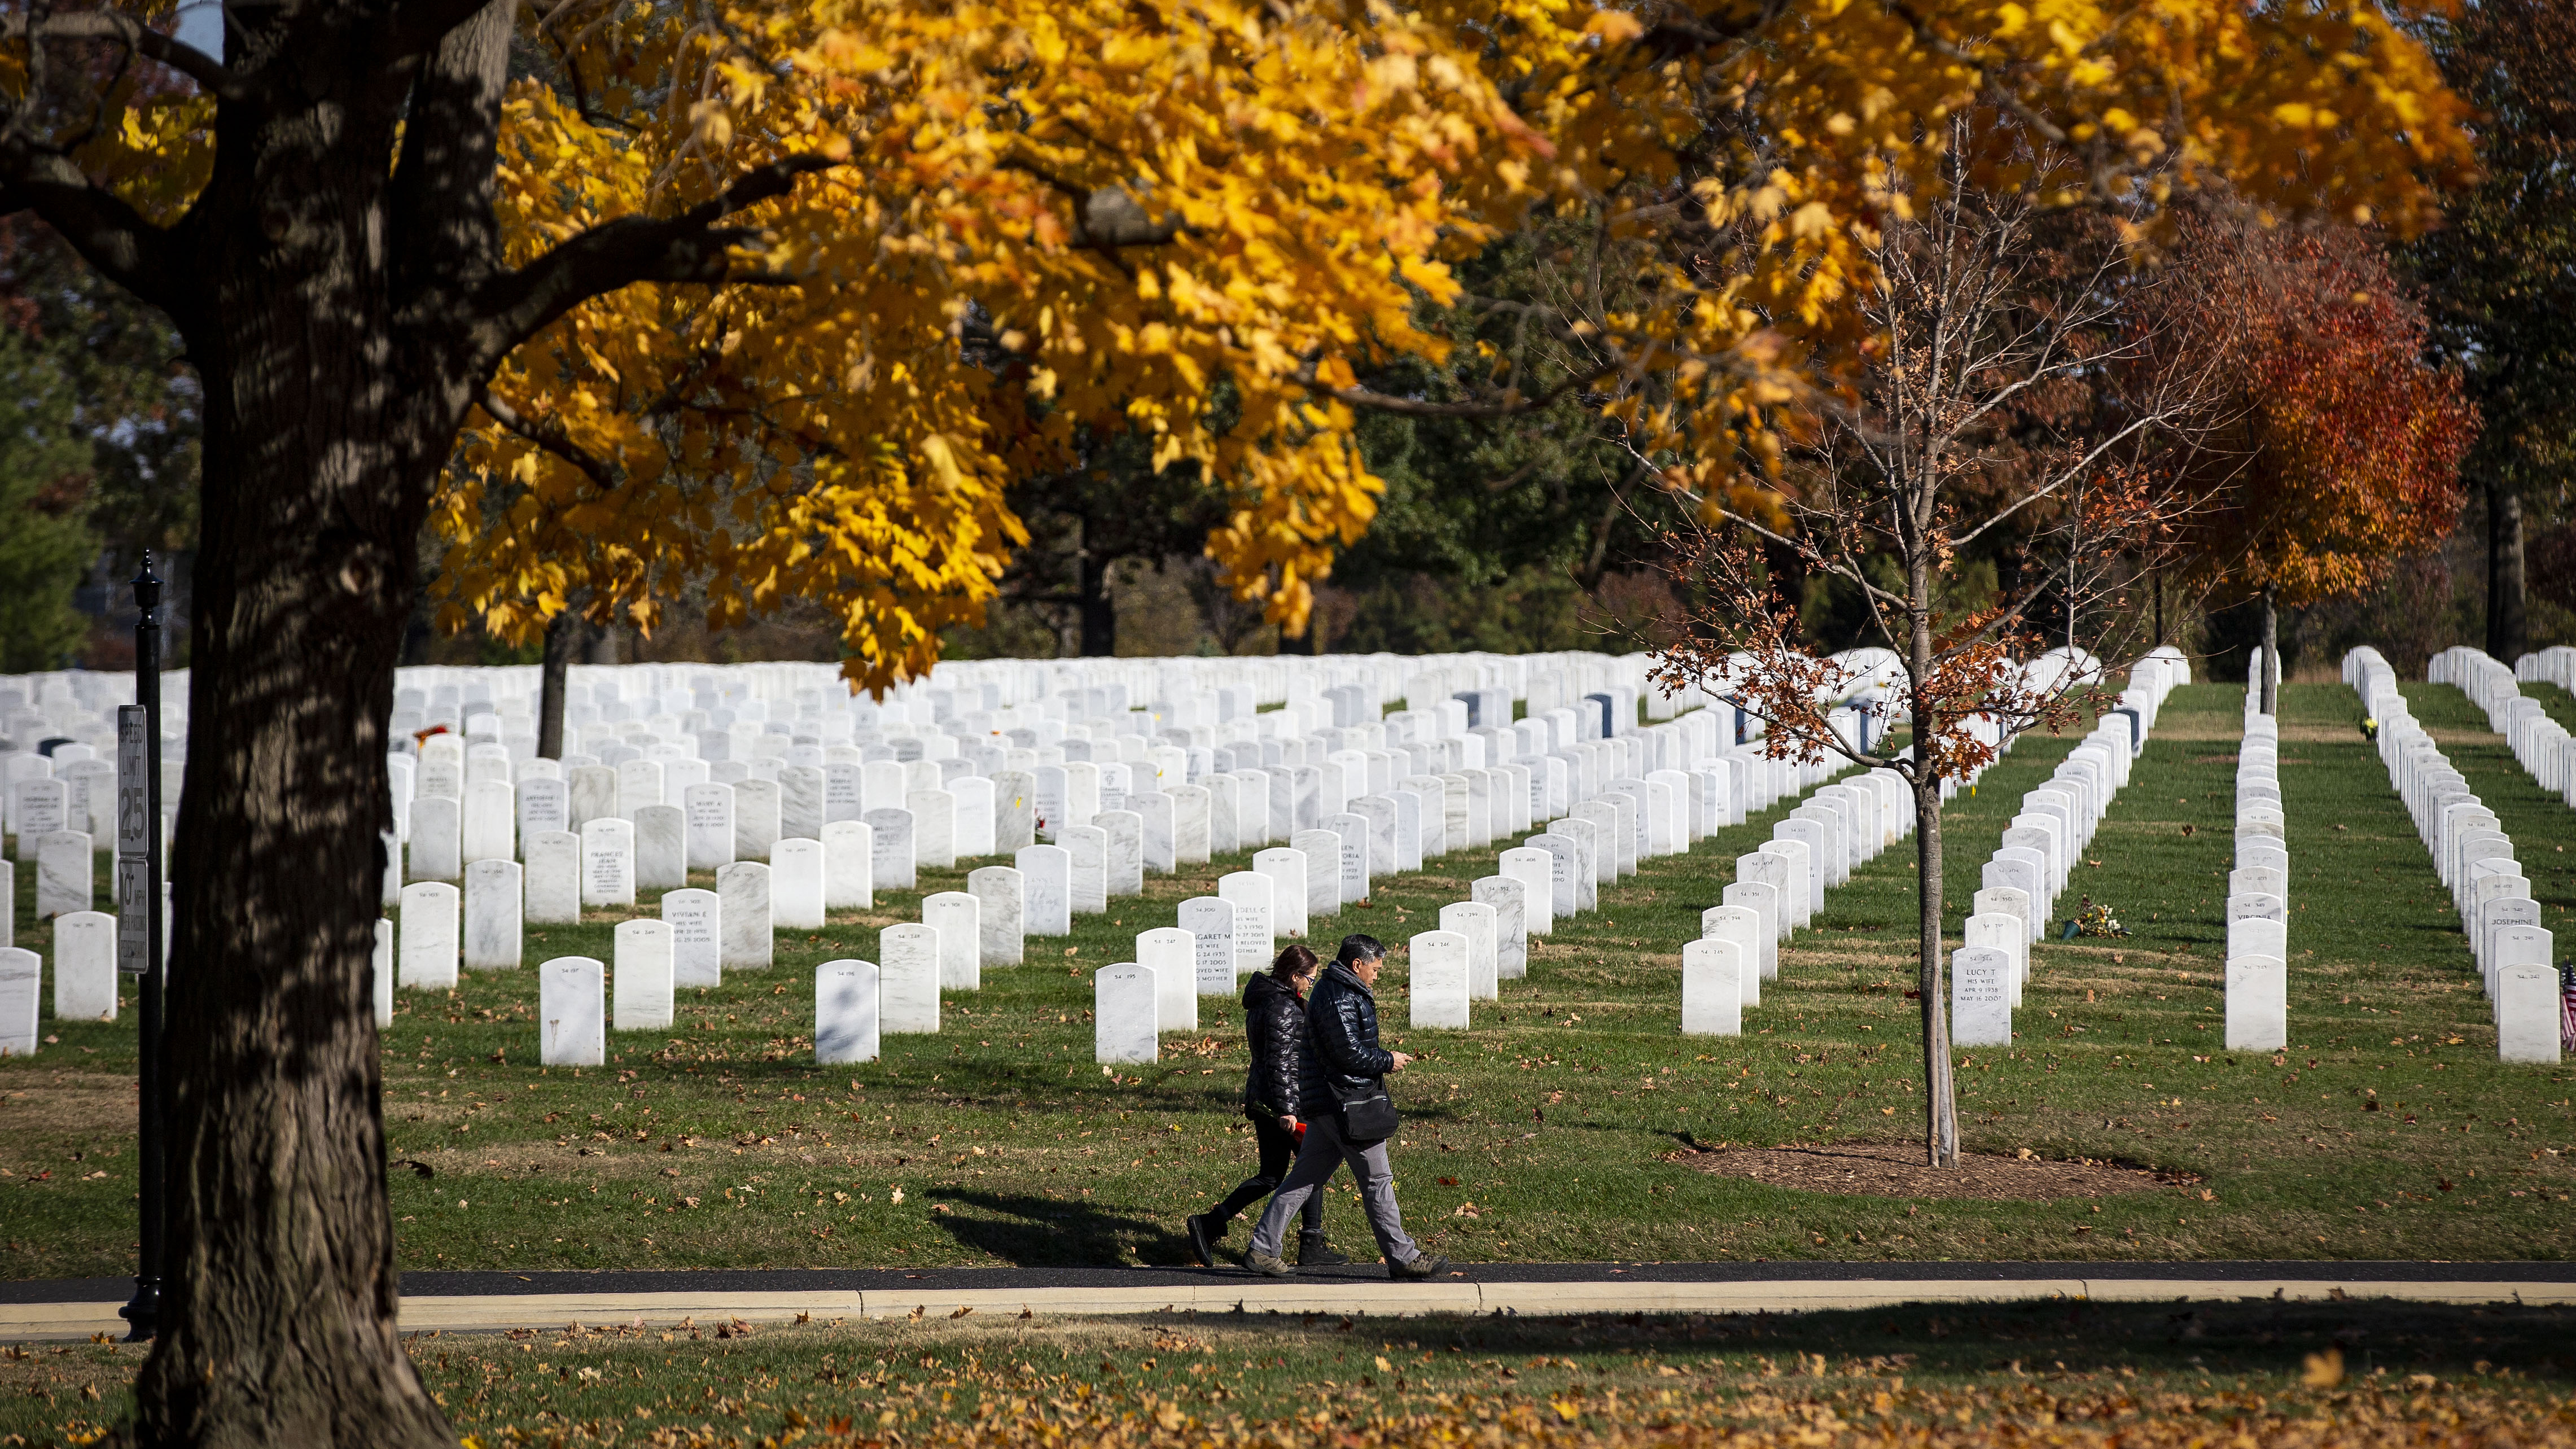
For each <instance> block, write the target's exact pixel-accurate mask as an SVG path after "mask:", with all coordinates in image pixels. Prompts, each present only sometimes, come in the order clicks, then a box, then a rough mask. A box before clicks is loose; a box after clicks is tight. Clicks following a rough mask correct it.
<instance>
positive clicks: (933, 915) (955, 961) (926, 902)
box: [921, 891, 984, 991]
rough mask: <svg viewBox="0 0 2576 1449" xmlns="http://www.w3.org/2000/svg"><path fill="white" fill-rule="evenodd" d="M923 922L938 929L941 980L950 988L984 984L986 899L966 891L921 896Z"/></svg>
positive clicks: (970, 988)
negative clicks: (982, 899)
mask: <svg viewBox="0 0 2576 1449" xmlns="http://www.w3.org/2000/svg"><path fill="white" fill-rule="evenodd" d="M921 923H922V924H923V925H925V926H929V927H931V928H932V929H934V930H936V931H938V932H939V984H940V986H941V988H942V989H944V990H948V991H976V990H980V989H981V988H982V986H983V984H984V975H983V943H984V927H983V903H982V902H981V901H978V900H977V899H976V898H975V897H973V896H971V895H968V894H967V893H966V892H964V891H938V892H935V893H933V894H931V895H927V896H924V897H922V898H921Z"/></svg>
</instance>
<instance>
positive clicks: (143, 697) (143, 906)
mask: <svg viewBox="0 0 2576 1449" xmlns="http://www.w3.org/2000/svg"><path fill="white" fill-rule="evenodd" d="M134 606H135V608H136V610H137V611H138V617H137V618H136V619H135V622H134V698H135V703H133V704H129V705H124V706H121V707H119V708H118V710H117V711H116V966H117V970H118V971H120V972H122V973H124V974H126V975H130V976H134V977H136V978H138V979H137V992H138V994H139V995H140V997H141V998H142V999H141V1001H140V1003H139V1005H140V1007H141V1018H142V1020H141V1023H140V1025H141V1031H140V1033H139V1037H140V1040H139V1041H138V1042H137V1044H136V1047H137V1050H136V1056H137V1060H138V1061H139V1062H140V1068H139V1071H138V1074H137V1075H138V1076H139V1078H140V1080H139V1081H138V1082H137V1083H136V1086H137V1089H138V1091H137V1097H138V1101H137V1116H138V1118H139V1122H138V1126H139V1131H138V1133H137V1135H138V1137H139V1139H140V1140H139V1142H138V1143H137V1147H138V1152H137V1156H138V1157H140V1159H141V1162H140V1164H139V1172H140V1177H141V1181H140V1183H139V1186H140V1189H141V1191H140V1192H139V1193H138V1194H137V1198H138V1201H139V1202H140V1204H141V1216H142V1223H141V1228H142V1231H141V1233H140V1234H139V1236H140V1237H141V1238H142V1249H143V1251H142V1261H141V1262H140V1263H139V1264H137V1265H136V1270H135V1274H134V1299H133V1301H132V1302H129V1303H127V1304H126V1305H125V1307H124V1308H122V1309H120V1310H118V1312H119V1313H120V1314H121V1315H122V1316H123V1317H124V1319H125V1321H126V1322H128V1323H130V1324H132V1325H134V1331H133V1332H131V1333H129V1334H127V1335H126V1341H127V1342H129V1343H139V1342H141V1341H143V1340H145V1339H148V1338H150V1337H152V1335H153V1331H154V1329H155V1328H156V1327H157V1326H158V1319H159V1317H160V1312H161V1258H162V1241H161V1237H162V1221H163V1214H162V1181H161V1103H162V1092H163V1086H162V1081H161V988H162V978H163V976H164V974H165V972H164V968H163V964H162V954H161V952H162V943H161V580H160V578H159V577H158V576H157V575H155V574H154V573H153V572H152V555H151V553H150V552H148V551H147V552H145V554H144V555H143V567H142V569H141V571H140V572H138V573H136V574H135V576H134Z"/></svg>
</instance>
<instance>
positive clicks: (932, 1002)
mask: <svg viewBox="0 0 2576 1449" xmlns="http://www.w3.org/2000/svg"><path fill="white" fill-rule="evenodd" d="M939 957H940V949H939V929H938V928H937V927H935V926H923V925H910V924H907V925H901V926H888V927H886V928H885V929H884V930H883V931H881V932H879V933H878V934H877V962H878V970H879V972H880V973H881V974H880V975H879V977H878V987H877V989H878V1003H879V1004H878V1013H879V1014H878V1022H879V1025H880V1028H881V1029H882V1030H883V1031H884V1032H885V1033H886V1034H887V1035H889V1036H893V1035H913V1034H927V1033H934V1032H936V1031H938V1030H939Z"/></svg>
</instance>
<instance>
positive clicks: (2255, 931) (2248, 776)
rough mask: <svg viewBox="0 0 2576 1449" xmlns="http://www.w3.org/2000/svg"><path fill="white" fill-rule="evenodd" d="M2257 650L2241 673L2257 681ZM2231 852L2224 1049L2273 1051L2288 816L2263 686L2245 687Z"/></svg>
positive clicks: (2285, 1001)
mask: <svg viewBox="0 0 2576 1449" xmlns="http://www.w3.org/2000/svg"><path fill="white" fill-rule="evenodd" d="M2264 668H2265V660H2264V657H2263V650H2262V649H2261V648H2260V647H2257V648H2256V649H2255V651H2254V662H2253V669H2252V671H2250V672H2249V674H2248V678H2249V679H2250V680H2253V681H2257V682H2259V681H2260V680H2261V679H2262V677H2263V676H2262V672H2261V671H2262V670H2263V669H2264ZM2234 849H2235V852H2236V853H2235V859H2234V863H2233V866H2232V867H2231V868H2230V869H2229V871H2228V873H2227V967H2226V972H2227V976H2226V986H2227V1049H2228V1050H2229V1051H2233V1052H2275V1051H2280V1050H2281V1049H2283V1048H2284V1047H2287V1046H2288V1045H2289V1044H2290V964H2289V958H2290V942H2289V932H2290V851H2289V816H2288V814H2287V813H2286V811H2285V810H2284V808H2283V806H2282V802H2281V743H2280V729H2279V725H2278V722H2277V721H2276V720H2275V718H2274V717H2273V716H2271V715H2268V714H2265V713H2264V712H2263V691H2262V690H2261V689H2260V688H2259V687H2258V684H2255V683H2249V684H2248V685H2247V687H2246V690H2245V736H2244V739H2243V741H2242V742H2241V743H2239V744H2238V746H2237V752H2236V834H2235V845H2234Z"/></svg>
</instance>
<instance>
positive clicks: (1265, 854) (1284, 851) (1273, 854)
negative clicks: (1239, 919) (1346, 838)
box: [1252, 837, 1338, 941]
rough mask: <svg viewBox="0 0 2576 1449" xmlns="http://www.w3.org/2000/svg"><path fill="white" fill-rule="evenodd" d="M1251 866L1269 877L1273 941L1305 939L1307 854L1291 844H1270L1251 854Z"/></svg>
mask: <svg viewBox="0 0 2576 1449" xmlns="http://www.w3.org/2000/svg"><path fill="white" fill-rule="evenodd" d="M1336 838H1337V839H1338V837H1336ZM1252 868H1253V869H1254V870H1256V871H1259V872H1260V873H1261V874H1263V875H1266V876H1268V877H1270V931H1271V936H1272V938H1273V940H1274V941H1302V940H1304V939H1305V938H1306V929H1307V920H1306V901H1307V886H1306V876H1307V871H1308V867H1307V861H1306V853H1305V852H1304V851H1302V850H1298V849H1295V848H1293V847H1290V846H1272V847H1271V848H1270V849H1268V850H1261V851H1255V852H1254V853H1253V856H1252Z"/></svg>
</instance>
